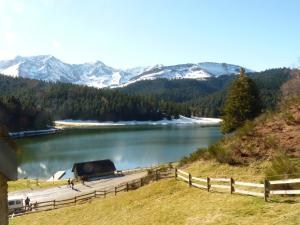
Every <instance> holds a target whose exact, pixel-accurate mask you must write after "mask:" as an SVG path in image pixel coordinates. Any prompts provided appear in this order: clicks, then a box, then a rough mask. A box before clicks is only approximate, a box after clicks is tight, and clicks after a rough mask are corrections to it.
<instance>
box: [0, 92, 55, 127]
mask: <svg viewBox="0 0 300 225" xmlns="http://www.w3.org/2000/svg"><path fill="white" fill-rule="evenodd" d="M0 125H5V126H6V127H7V128H8V129H9V131H11V132H13V131H23V130H36V129H46V128H49V127H50V126H52V117H51V115H50V113H49V112H47V111H45V110H44V109H42V108H41V107H40V106H37V105H36V104H35V103H34V102H33V101H32V100H31V99H29V98H27V99H25V98H24V99H23V102H22V103H21V102H20V101H19V99H17V98H15V97H13V96H9V97H0Z"/></svg>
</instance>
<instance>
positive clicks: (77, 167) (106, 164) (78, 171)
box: [72, 159, 116, 180]
mask: <svg viewBox="0 0 300 225" xmlns="http://www.w3.org/2000/svg"><path fill="white" fill-rule="evenodd" d="M115 171H116V167H115V165H114V163H113V162H112V161H111V160H109V159H105V160H97V161H90V162H81V163H75V164H74V165H73V168H72V172H73V173H74V176H75V178H76V179H79V180H86V179H89V178H95V177H102V176H110V175H114V174H115Z"/></svg>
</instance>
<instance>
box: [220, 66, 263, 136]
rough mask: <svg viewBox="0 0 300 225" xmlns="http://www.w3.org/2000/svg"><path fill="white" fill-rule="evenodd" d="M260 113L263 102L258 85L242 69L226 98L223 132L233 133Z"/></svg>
mask: <svg viewBox="0 0 300 225" xmlns="http://www.w3.org/2000/svg"><path fill="white" fill-rule="evenodd" d="M260 112H261V100H260V97H259V92H258V89H257V87H256V84H255V82H254V81H253V80H252V79H251V78H249V77H248V76H246V75H245V70H244V69H243V68H241V71H240V75H239V78H238V79H236V80H235V81H234V82H233V83H232V85H231V87H230V89H229V91H228V94H227V97H226V101H225V105H224V109H223V114H224V115H223V117H222V119H223V122H222V124H221V131H222V132H223V133H229V132H232V131H234V130H236V129H237V128H238V127H240V126H242V125H243V124H244V123H245V121H246V120H250V119H253V118H254V117H256V116H257V115H258V114H259V113H260Z"/></svg>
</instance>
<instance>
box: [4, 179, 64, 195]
mask: <svg viewBox="0 0 300 225" xmlns="http://www.w3.org/2000/svg"><path fill="white" fill-rule="evenodd" d="M66 184H67V181H64V180H61V181H54V182H52V181H51V182H48V181H45V180H38V182H37V181H36V180H30V179H18V180H16V181H9V182H8V192H13V191H19V190H26V189H37V188H46V187H57V186H61V185H66Z"/></svg>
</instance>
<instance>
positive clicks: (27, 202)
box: [25, 196, 30, 210]
mask: <svg viewBox="0 0 300 225" xmlns="http://www.w3.org/2000/svg"><path fill="white" fill-rule="evenodd" d="M29 204H30V199H29V198H28V196H27V198H26V199H25V210H29Z"/></svg>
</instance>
